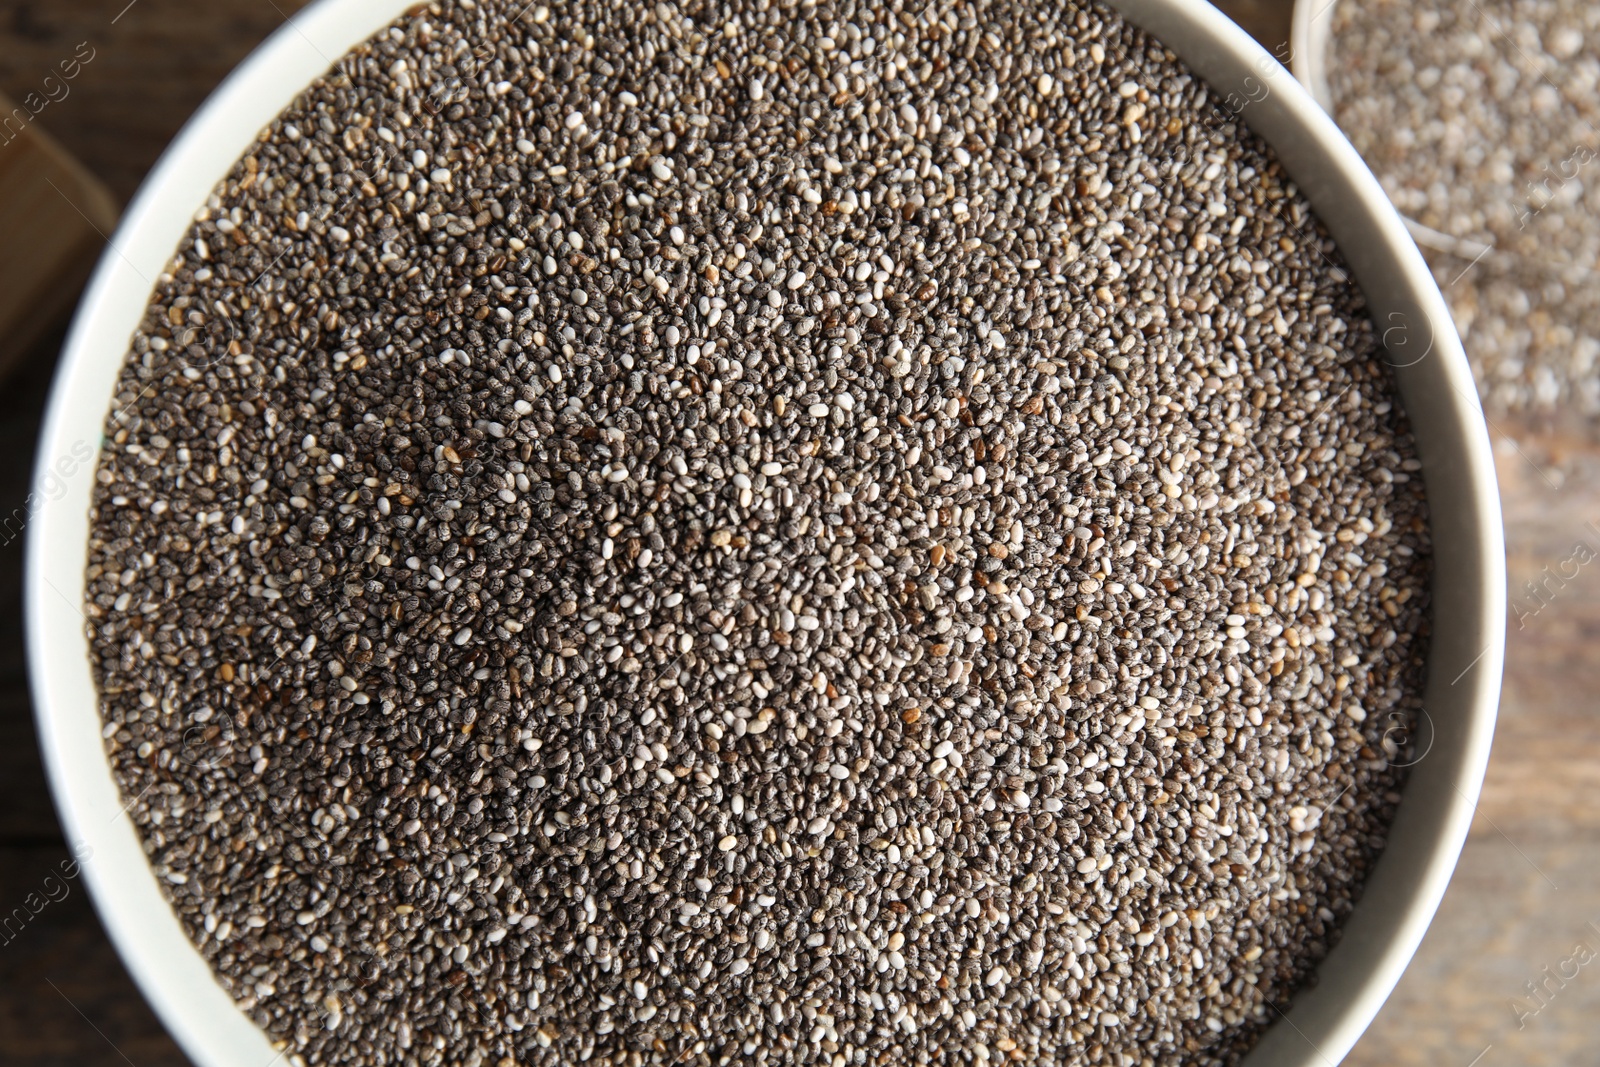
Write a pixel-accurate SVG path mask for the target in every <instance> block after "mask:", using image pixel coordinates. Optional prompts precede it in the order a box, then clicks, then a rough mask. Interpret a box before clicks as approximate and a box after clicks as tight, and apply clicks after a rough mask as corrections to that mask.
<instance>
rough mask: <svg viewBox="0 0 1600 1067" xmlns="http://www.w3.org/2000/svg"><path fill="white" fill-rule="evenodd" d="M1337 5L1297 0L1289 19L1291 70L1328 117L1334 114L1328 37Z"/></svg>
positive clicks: (1321, 0)
mask: <svg viewBox="0 0 1600 1067" xmlns="http://www.w3.org/2000/svg"><path fill="white" fill-rule="evenodd" d="M1338 3H1339V0H1294V9H1293V11H1292V12H1291V13H1290V19H1289V71H1290V73H1292V74H1293V75H1294V76H1295V78H1296V79H1298V80H1299V82H1300V84H1301V85H1303V86H1305V87H1306V91H1307V92H1309V93H1310V94H1311V99H1313V100H1315V101H1316V102H1317V105H1318V106H1319V107H1321V108H1322V110H1323V111H1326V112H1327V113H1328V114H1329V115H1332V114H1333V92H1332V90H1331V89H1329V88H1328V67H1327V62H1328V38H1329V36H1330V34H1331V32H1332V26H1333V9H1334V7H1335V6H1336V5H1337V4H1338Z"/></svg>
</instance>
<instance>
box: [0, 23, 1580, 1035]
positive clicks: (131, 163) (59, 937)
mask: <svg viewBox="0 0 1600 1067" xmlns="http://www.w3.org/2000/svg"><path fill="white" fill-rule="evenodd" d="M125 5H126V6H125ZM300 6H301V0H206V2H198V0H134V2H133V3H132V4H128V3H127V0H83V2H71V3H67V2H63V0H0V91H3V92H6V93H8V94H10V95H12V96H14V97H21V96H23V95H24V94H26V93H27V92H28V91H30V90H31V89H33V88H35V87H36V86H37V85H38V83H39V82H40V80H41V79H42V77H43V76H44V75H45V74H46V73H48V72H49V71H50V69H51V68H52V67H53V66H54V65H55V64H56V63H57V62H59V60H60V59H61V58H63V57H65V56H67V55H70V54H71V53H72V52H73V50H74V49H75V48H76V46H77V45H78V43H79V42H82V41H89V42H90V43H91V44H92V45H93V47H94V49H95V58H94V59H93V61H92V62H90V63H89V64H88V65H87V66H86V67H85V68H84V69H83V71H82V73H81V74H80V75H79V77H78V78H77V79H76V80H75V81H74V82H73V84H72V89H71V93H70V95H69V96H68V97H67V98H66V99H64V100H61V101H59V102H58V103H53V104H52V105H51V106H50V108H49V110H48V111H47V112H46V113H44V114H42V115H41V116H40V117H39V120H38V121H39V122H41V123H42V124H44V125H45V126H46V127H47V128H48V130H49V131H50V132H51V133H52V134H54V135H55V137H56V138H57V139H58V140H59V141H61V142H62V143H63V144H64V145H65V146H66V147H67V148H68V149H69V150H70V151H72V152H73V153H75V154H76V155H77V157H78V158H79V159H80V160H82V161H83V162H84V163H85V164H87V166H88V167H89V169H90V170H91V171H93V172H94V173H96V174H98V175H99V176H100V178H101V179H102V180H103V181H105V182H106V184H107V185H109V186H110V188H111V189H112V191H113V193H114V194H116V195H117V196H118V197H119V198H121V199H124V200H125V199H126V198H127V197H128V196H130V195H131V194H132V193H133V191H134V190H135V188H136V187H137V185H138V183H139V181H140V179H141V178H142V177H143V175H144V174H145V172H146V171H147V170H148V169H149V167H150V166H151V164H152V163H153V162H154V161H155V159H156V157H157V156H158V155H159V154H160V152H161V150H162V148H163V147H165V145H166V144H167V142H168V141H169V140H170V139H171V137H172V136H173V134H175V133H176V132H177V130H178V128H179V127H180V126H181V125H182V123H183V121H184V119H185V118H187V116H188V115H189V114H190V113H191V112H192V111H193V110H194V108H195V107H196V106H197V105H198V104H199V103H200V101H201V100H202V99H203V98H204V97H205V95H206V93H208V92H209V91H210V90H211V88H212V87H213V86H214V85H215V84H216V83H217V82H218V81H219V80H220V79H221V78H222V76H223V75H224V74H226V73H227V71H228V70H229V69H230V68H231V67H232V66H233V65H234V64H235V63H237V62H238V60H239V59H240V58H241V57H243V56H244V55H245V54H246V53H247V52H248V51H249V50H250V48H252V47H253V46H254V45H255V44H256V43H257V42H258V41H260V40H261V39H262V38H263V37H264V36H265V35H266V34H267V33H269V32H271V31H272V30H273V29H275V28H277V27H278V26H279V25H281V24H282V22H283V20H284V18H285V17H286V16H287V15H288V14H290V13H292V12H293V11H294V10H296V9H298V8H299V7H300ZM1222 6H1223V7H1224V9H1225V10H1229V11H1230V12H1231V13H1233V14H1234V15H1235V17H1237V18H1238V19H1239V20H1240V21H1241V22H1242V23H1243V24H1244V25H1245V26H1246V27H1247V28H1248V29H1250V30H1251V32H1253V33H1255V34H1256V35H1257V36H1258V37H1259V38H1260V39H1262V41H1263V42H1264V43H1267V44H1268V45H1269V46H1275V45H1277V44H1278V43H1279V42H1281V41H1283V40H1284V39H1285V38H1286V36H1287V7H1288V3H1287V0H1230V2H1228V3H1224V4H1223V5H1222ZM1279 54H1280V55H1286V54H1287V53H1286V52H1282V51H1280V52H1279ZM1283 76H1284V77H1287V74H1285V75H1283ZM0 150H3V149H0ZM60 341H61V336H60V331H59V330H58V331H57V332H56V333H55V334H54V335H53V336H51V337H49V338H47V339H46V340H45V341H44V342H42V343H41V344H39V345H38V346H37V347H36V350H35V351H34V352H33V353H32V357H31V358H30V359H29V361H28V363H27V366H26V367H25V369H24V370H23V371H22V372H21V373H20V374H19V375H18V376H17V377H14V378H12V379H11V380H9V381H8V382H7V383H6V388H4V389H3V390H0V449H3V451H4V454H5V455H6V456H8V457H10V462H7V463H4V464H0V516H4V515H8V514H10V513H11V511H12V509H13V508H16V507H19V506H20V505H21V503H22V501H23V498H24V497H25V495H26V483H27V471H28V463H27V462H24V460H25V458H26V457H29V456H30V455H31V453H32V450H33V442H34V437H35V435H36V433H37V427H38V419H39V413H40V409H41V406H42V404H43V401H44V397H45V393H46V390H47V388H48V385H49V378H50V373H51V370H52V365H53V362H54V359H55V354H56V351H57V350H58V349H59V347H60ZM1595 429H1597V428H1583V432H1581V433H1580V434H1579V435H1578V436H1572V435H1571V433H1570V431H1569V432H1568V433H1567V434H1566V435H1561V434H1557V433H1555V432H1553V431H1550V430H1549V429H1547V428H1545V427H1541V426H1510V425H1504V426H1499V427H1497V431H1496V436H1497V448H1498V452H1499V462H1500V474H1501V479H1502V488H1503V491H1504V496H1505V507H1506V529H1507V535H1508V541H1509V544H1510V548H1509V557H1510V566H1511V574H1512V593H1513V601H1514V602H1516V600H1517V597H1518V595H1519V593H1521V591H1522V590H1523V583H1524V582H1527V581H1532V580H1535V579H1540V578H1541V575H1542V574H1543V572H1544V571H1545V568H1549V570H1550V573H1559V571H1560V568H1561V565H1562V563H1563V561H1565V560H1568V559H1570V558H1572V557H1573V555H1574V546H1575V545H1576V544H1577V543H1578V542H1583V543H1585V544H1586V545H1587V546H1589V548H1591V549H1592V550H1593V551H1594V552H1595V553H1596V554H1597V555H1600V447H1596V445H1595V444H1593V443H1592V441H1591V439H1594V440H1600V433H1595V432H1593V430H1595ZM1590 522H1593V523H1595V524H1596V525H1595V526H1592V527H1591V526H1589V525H1588V524H1589V523H1590ZM3 536H4V535H0V538H3ZM20 546H21V542H20V540H13V541H11V542H10V543H6V544H0V919H3V918H4V916H5V915H6V914H8V913H9V912H10V911H11V909H13V908H16V907H19V906H23V905H24V901H25V900H27V899H28V896H29V894H31V893H36V892H39V891H40V890H41V888H42V887H43V886H45V884H46V882H45V880H46V878H47V876H48V875H49V874H50V872H51V870H52V868H54V867H55V865H56V864H58V863H59V862H60V861H61V860H62V859H64V858H65V857H66V855H67V852H66V849H65V846H64V845H63V843H62V840H61V834H60V829H59V828H58V826H57V825H56V822H55V817H54V814H53V812H52V809H51V804H50V799H49V796H48V793H47V790H46V787H45V782H44V777H43V773H42V771H41V769H40V767H39V763H38V759H37V757H36V755H35V752H36V748H35V741H34V734H33V727H32V720H31V710H30V706H29V699H28V693H27V679H26V673H25V668H24V663H23V654H22V625H21V597H20V584H21V552H20ZM1567 573H1569V574H1570V573H1572V568H1571V567H1570V566H1569V567H1568V568H1567ZM1545 584H1546V586H1547V588H1549V589H1550V590H1551V593H1550V594H1549V595H1548V597H1547V600H1548V603H1546V604H1545V605H1544V606H1542V607H1541V608H1539V610H1537V611H1536V612H1535V611H1532V610H1531V608H1532V607H1534V606H1536V604H1535V602H1534V601H1532V600H1529V599H1527V598H1526V597H1525V596H1524V599H1523V602H1522V608H1523V610H1522V612H1521V618H1520V620H1519V618H1518V617H1515V616H1514V617H1513V619H1512V620H1511V638H1510V648H1509V669H1508V673H1507V678H1506V690H1505V698H1504V702H1503V705H1502V717H1501V727H1500V731H1499V736H1498V738H1497V740H1496V744H1495V753H1494V758H1493V762H1492V764H1491V767H1490V772H1489V779H1488V783H1487V786H1486V788H1485V791H1484V796H1483V801H1482V803H1481V805H1480V807H1479V816H1478V819H1477V821H1476V822H1475V823H1474V825H1473V829H1472V836H1471V839H1470V841H1469V842H1468V845H1467V848H1466V851H1465V853H1464V854H1463V856H1462V859H1461V865H1460V868H1459V869H1458V871H1457V874H1456V879H1455V882H1454V883H1453V884H1452V886H1451V889H1450V892H1449V895H1448V896H1447V897H1446V898H1445V902H1444V906H1443V907H1442V908H1441V909H1440V912H1439V916H1438V918H1437V919H1436V921H1435V922H1434V925H1433V927H1432V929H1431V930H1430V931H1429V934H1428V936H1427V939H1426V941H1425V942H1424V944H1423V947H1422V950H1421V951H1420V952H1419V953H1418V955H1417V958H1416V961H1415V962H1414V963H1413V964H1412V966H1411V968H1410V970H1409V971H1407V972H1406V975H1405V977H1404V978H1403V979H1402V981H1401V982H1400V985H1399V987H1398V988H1397V989H1396V991H1395V993H1394V995H1393V997H1391V998H1390V1000H1389V1002H1388V1004H1387V1005H1386V1006H1385V1007H1384V1009H1383V1011H1382V1012H1381V1013H1380V1014H1379V1016H1378V1020H1377V1022H1376V1023H1375V1024H1374V1025H1373V1027H1372V1029H1371V1030H1370V1031H1369V1032H1368V1033H1367V1035H1366V1036H1365V1037H1364V1038H1363V1039H1362V1041H1361V1043H1360V1044H1359V1045H1358V1046H1357V1048H1356V1050H1355V1051H1354V1053H1352V1055H1351V1057H1350V1059H1349V1060H1348V1061H1347V1062H1348V1063H1350V1064H1353V1065H1359V1067H1367V1065H1373V1067H1376V1065H1385V1067H1388V1065H1407V1064H1419V1065H1420V1064H1427V1065H1429V1067H1502V1065H1504V1067H1510V1065H1524V1067H1541V1065H1551V1067H1558V1065H1559V1067H1567V1065H1572V1064H1578V1063H1587V1062H1595V1061H1596V1060H1597V1059H1600V1054H1597V1053H1595V1052H1594V1051H1592V1050H1591V1049H1590V1048H1589V1039H1590V1038H1591V1037H1593V1036H1595V1035H1596V1034H1597V1033H1600V807H1597V806H1596V805H1594V804H1592V803H1590V800H1591V798H1592V797H1593V796H1594V795H1595V794H1594V793H1592V792H1590V790H1593V789H1595V788H1596V787H1597V786H1600V715H1596V713H1595V712H1596V706H1597V704H1600V656H1595V655H1593V654H1592V653H1591V645H1592V643H1593V642H1594V641H1595V640H1596V638H1600V558H1597V559H1596V560H1595V562H1594V563H1593V564H1592V565H1589V566H1586V567H1582V568H1579V569H1578V570H1577V572H1576V574H1575V576H1573V577H1571V578H1570V580H1563V581H1561V582H1559V583H1558V582H1554V581H1546V583H1545ZM1519 621H1520V623H1521V625H1520V628H1519ZM68 884H69V887H70V888H69V892H68V893H67V895H66V896H65V898H64V899H61V900H59V901H52V902H50V903H48V904H47V905H45V906H44V907H43V908H42V909H41V910H40V912H39V914H38V915H37V916H36V917H33V918H32V919H31V921H29V922H28V924H27V925H26V927H25V928H24V929H23V930H22V931H21V933H20V934H19V935H18V936H16V937H15V938H14V939H12V940H10V941H9V942H5V941H4V938H3V937H0V1050H3V1052H0V1059H3V1060H4V1062H5V1063H7V1064H14V1065H17V1067H44V1065H69V1064H70V1065H73V1067H80V1065H81V1067H98V1065H102V1064H103V1065H107V1067H110V1065H119V1067H129V1065H132V1067H164V1065H174V1067H176V1065H179V1064H183V1063H184V1062H185V1060H184V1057H183V1055H182V1054H181V1053H180V1052H179V1051H178V1049H177V1047H176V1046H175V1045H174V1044H173V1043H172V1041H171V1040H170V1039H169V1038H168V1037H167V1036H166V1035H165V1033H164V1032H163V1031H162V1029H161V1027H160V1025H159V1023H157V1022H156V1020H155V1018H154V1016H153V1015H152V1014H151V1013H150V1011H149V1009H148V1008H147V1007H146V1006H145V1004H144V1002H143V1000H142V999H141V998H140V996H139V994H138V991H137V990H136V989H135V988H134V986H133V985H132V983H131V982H130V980H129V979H128V977H127V975H126V973H125V972H124V971H123V969H122V967H121V966H120V964H119V963H118V961H117V959H116V956H115V954H114V953H113V952H112V950H111V948H110V946H109V944H108V942H107V941H106V939H105V936H104V934H103V932H102V931H101V929H100V927H99V924H98V922H97V921H96V918H95V915H94V912H93V910H92V908H91V907H90V905H89V902H88V900H87V898H86V895H85V893H84V890H83V888H82V886H81V885H79V884H77V883H68ZM35 899H36V900H37V899H41V898H38V897H36V898H35ZM1591 920H1592V921H1593V922H1595V923H1596V924H1597V925H1596V926H1594V927H1591V926H1589V925H1588V924H1589V923H1590V921H1591ZM1580 941H1582V942H1586V943H1587V944H1588V945H1589V946H1591V947H1592V948H1593V949H1594V950H1595V952H1596V953H1597V955H1596V958H1595V959H1594V960H1593V961H1592V962H1591V963H1590V964H1589V965H1588V966H1585V967H1582V968H1578V969H1577V971H1576V974H1575V975H1573V971H1574V967H1573V966H1572V965H1570V964H1569V965H1568V966H1567V968H1566V972H1567V974H1568V975H1573V976H1572V977H1570V978H1567V979H1561V978H1559V977H1556V978H1547V976H1548V975H1559V972H1560V970H1561V968H1562V964H1563V961H1566V960H1568V959H1569V958H1570V957H1571V956H1572V955H1573V949H1574V946H1575V944H1576V943H1578V942H1580ZM1546 967H1548V968H1549V971H1548V972H1546V971H1545V970H1544V969H1545V968H1546ZM1541 980H1543V981H1546V989H1547V991H1546V992H1545V993H1544V994H1543V1000H1544V1003H1543V1005H1541V1003H1540V1002H1539V1001H1535V1000H1532V999H1525V1000H1523V1001H1521V1002H1520V1004H1521V1016H1520V1024H1519V1014H1518V1011H1517V1009H1515V1008H1514V1006H1513V1005H1514V1004H1515V1003H1519V1002H1518V1001H1517V998H1518V997H1519V996H1522V997H1526V993H1527V989H1526V984H1527V983H1530V982H1538V981H1541ZM1535 1008H1537V1009H1538V1010H1537V1012H1536V1013H1535V1012H1533V1011H1532V1009H1535Z"/></svg>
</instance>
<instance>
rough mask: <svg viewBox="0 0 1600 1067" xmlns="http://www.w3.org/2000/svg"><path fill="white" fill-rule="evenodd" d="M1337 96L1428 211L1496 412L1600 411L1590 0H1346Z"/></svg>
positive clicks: (1366, 145)
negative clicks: (1396, 0) (1421, 4)
mask: <svg viewBox="0 0 1600 1067" xmlns="http://www.w3.org/2000/svg"><path fill="white" fill-rule="evenodd" d="M1331 18H1332V21H1331V23H1330V27H1329V43H1328V64H1327V66H1328V72H1329V74H1328V88H1329V93H1330V94H1331V95H1332V97H1333V113H1334V116H1335V118H1336V119H1337V120H1338V122H1339V125H1340V127H1341V128H1342V129H1343V130H1344V131H1345V133H1346V134H1347V135H1348V136H1349V137H1350V140H1351V143H1353V144H1354V145H1355V146H1356V148H1357V149H1359V150H1360V152H1361V154H1362V156H1363V157H1364V158H1365V159H1366V161H1367V164H1368V165H1369V166H1370V167H1371V168H1372V169H1373V172H1374V173H1375V174H1376V175H1377V176H1378V179H1379V180H1380V181H1381V182H1382V183H1383V187H1384V190H1385V191H1386V192H1387V193H1388V194H1389V196H1390V198H1391V199H1392V200H1393V201H1394V203H1395V205H1396V206H1397V207H1398V208H1399V209H1400V211H1401V212H1402V213H1404V214H1405V215H1407V216H1408V217H1409V218H1411V219H1413V220H1415V222H1417V223H1421V224H1422V226H1424V227H1426V228H1427V229H1426V230H1418V231H1416V232H1417V233H1418V237H1419V244H1420V245H1421V246H1422V248H1423V251H1424V254H1425V255H1426V256H1427V257H1428V259H1429V261H1430V263H1431V264H1432V265H1433V269H1434V276H1435V277H1436V278H1437V279H1438V281H1439V285H1440V288H1441V289H1442V290H1443V291H1444V294H1445V298H1446V299H1447V300H1448V301H1449V303H1450V307H1451V312H1452V314H1453V317H1454V318H1455V322H1456V327H1457V329H1458V330H1459V331H1460V333H1461V338H1462V341H1463V343H1464V344H1465V346H1466V350H1467V355H1468V356H1469V357H1470V358H1471V360H1472V362H1473V367H1474V370H1475V371H1476V372H1477V379H1478V385H1479V390H1480V392H1481V393H1482V395H1483V400H1484V406H1485V409H1486V410H1487V412H1488V414H1489V415H1490V417H1491V418H1503V417H1507V416H1512V417H1517V416H1520V417H1521V418H1522V419H1524V420H1526V419H1533V418H1538V419H1544V418H1548V417H1549V416H1550V415H1552V414H1559V415H1565V416H1567V418H1566V419H1565V422H1566V423H1569V424H1571V425H1574V426H1576V425H1577V423H1578V421H1581V419H1582V418H1584V417H1590V416H1594V415H1596V414H1600V375H1597V374H1596V362H1597V359H1600V297H1597V295H1596V293H1597V289H1596V284H1595V283H1596V280H1597V278H1600V275H1597V274H1596V272H1595V270H1594V264H1595V263H1596V262H1597V260H1600V225H1597V224H1596V221H1595V220H1596V219H1597V218H1600V214H1597V213H1600V191H1597V189H1600V186H1597V185H1596V183H1595V181H1594V180H1593V176H1594V172H1595V169H1596V167H1597V166H1600V162H1597V161H1600V107H1597V106H1596V101H1595V96H1594V93H1593V91H1592V88H1591V85H1592V82H1593V77H1594V70H1595V64H1596V53H1595V48H1594V46H1593V45H1592V44H1589V43H1586V41H1592V40H1593V38H1594V26H1595V12H1594V9H1593V8H1592V7H1591V6H1590V5H1588V4H1583V3H1578V2H1575V0H1485V2H1480V0H1459V2H1450V3H1444V4H1436V5H1429V6H1427V7H1426V8H1413V7H1409V6H1402V5H1393V4H1390V3H1387V2H1384V0H1340V2H1339V4H1338V6H1337V7H1336V8H1334V11H1333V14H1332V17H1331Z"/></svg>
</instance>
